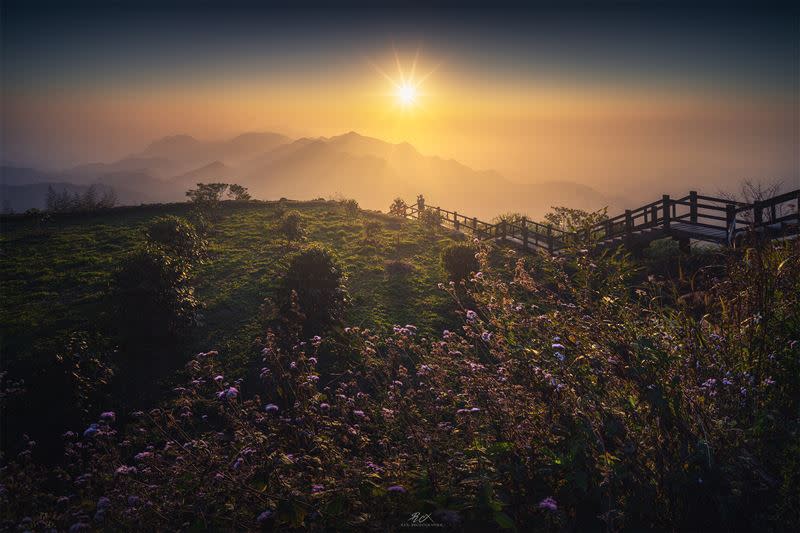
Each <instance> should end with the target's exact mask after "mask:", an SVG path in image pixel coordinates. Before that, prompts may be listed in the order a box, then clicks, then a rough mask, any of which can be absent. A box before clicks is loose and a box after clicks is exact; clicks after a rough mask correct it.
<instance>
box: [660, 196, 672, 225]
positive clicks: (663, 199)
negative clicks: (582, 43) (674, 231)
mask: <svg viewBox="0 0 800 533" xmlns="http://www.w3.org/2000/svg"><path fill="white" fill-rule="evenodd" d="M661 203H662V204H663V208H664V229H665V230H669V223H670V212H669V203H670V202H669V194H665V195H663V196H662V197H661Z"/></svg>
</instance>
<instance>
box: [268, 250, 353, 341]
mask: <svg viewBox="0 0 800 533" xmlns="http://www.w3.org/2000/svg"><path fill="white" fill-rule="evenodd" d="M282 288H283V295H282V296H283V302H284V303H283V306H282V309H283V310H284V311H288V310H289V309H290V306H291V302H290V301H289V299H290V297H291V294H292V293H295V294H296V295H297V302H296V303H297V306H298V307H299V311H300V312H301V313H302V314H303V316H304V320H303V322H304V323H303V328H304V330H305V331H307V332H309V334H310V333H312V332H314V333H316V332H319V331H320V330H321V329H322V328H324V327H325V326H327V325H329V324H331V323H333V322H335V321H337V320H339V319H340V318H341V316H342V311H343V310H344V307H345V304H346V302H347V291H346V290H345V287H344V274H343V272H342V268H341V267H340V266H339V263H338V262H337V261H336V260H335V259H334V258H333V256H332V255H331V253H330V252H328V251H327V250H326V249H324V248H320V247H317V246H312V247H309V248H307V249H305V250H303V251H302V252H299V253H297V254H296V255H295V256H294V257H292V258H291V259H290V261H289V268H288V269H287V270H286V275H285V276H284V278H283V283H282Z"/></svg>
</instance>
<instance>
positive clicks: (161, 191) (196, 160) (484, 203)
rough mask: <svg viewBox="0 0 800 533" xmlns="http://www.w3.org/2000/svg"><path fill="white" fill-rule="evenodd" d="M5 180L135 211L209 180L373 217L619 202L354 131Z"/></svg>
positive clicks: (195, 145)
mask: <svg viewBox="0 0 800 533" xmlns="http://www.w3.org/2000/svg"><path fill="white" fill-rule="evenodd" d="M3 168H4V169H5V168H6V167H3ZM9 172H10V173H11V174H12V175H13V179H14V180H15V183H17V182H19V183H25V182H26V177H32V176H36V177H37V179H36V181H37V182H47V181H58V182H69V183H73V184H82V185H85V184H88V183H101V184H104V185H108V186H113V187H115V189H116V188H119V189H120V190H122V191H126V192H125V194H119V196H120V202H122V203H134V202H135V203H138V201H141V198H142V197H147V198H149V199H152V200H151V201H180V200H182V199H184V198H185V196H184V192H185V191H186V190H187V189H189V188H192V187H194V185H195V184H196V183H198V182H211V181H226V182H236V183H240V184H242V185H244V186H246V187H248V188H249V189H250V192H251V194H252V195H253V197H255V198H261V199H275V198H280V197H287V198H294V199H298V200H304V199H312V198H319V197H331V196H344V197H352V198H355V199H356V200H358V202H359V203H360V204H361V205H362V206H363V207H367V208H370V209H381V210H386V209H387V207H388V205H389V204H390V203H391V201H392V199H393V198H395V197H396V196H401V197H403V198H406V199H408V200H412V199H413V198H415V197H416V195H417V194H420V193H421V194H424V195H425V196H426V198H427V199H428V202H429V204H431V205H442V206H443V207H448V208H450V209H458V210H459V211H463V212H464V213H465V214H468V215H473V216H479V217H484V218H491V217H492V216H494V215H496V214H499V213H502V212H507V211H512V210H513V211H521V212H525V213H527V214H529V215H530V216H532V217H537V218H538V217H541V216H542V215H543V214H544V213H545V212H547V211H548V210H549V209H550V207H551V206H554V205H569V206H570V207H576V208H582V209H598V208H602V207H604V206H611V207H612V208H617V207H619V203H620V202H619V201H614V200H613V199H610V198H607V197H605V196H604V195H602V194H601V193H599V192H598V191H596V190H594V189H592V188H591V187H587V186H584V185H579V184H577V183H573V182H565V181H560V182H555V181H544V182H540V183H528V184H522V183H516V182H511V181H509V180H507V179H506V178H504V177H503V176H502V175H500V174H499V173H497V172H494V171H491V170H474V169H472V168H470V167H468V166H466V165H463V164H461V163H459V162H458V161H455V160H445V159H442V158H440V157H436V156H426V155H422V154H420V153H419V152H418V151H417V150H416V148H414V147H413V146H412V145H410V144H408V143H399V144H394V143H389V142H386V141H383V140H381V139H376V138H373V137H367V136H364V135H360V134H358V133H356V132H353V131H351V132H348V133H345V134H343V135H338V136H334V137H319V138H301V139H297V140H292V139H290V138H288V137H286V136H284V135H281V134H279V133H271V132H263V133H245V134H242V135H239V136H237V137H234V138H233V139H229V140H224V141H201V140H198V139H195V138H194V137H191V136H189V135H172V136H168V137H164V138H162V139H158V140H155V141H153V142H152V143H150V144H149V145H148V146H147V147H146V148H145V149H144V150H143V151H142V152H140V153H137V154H133V155H131V156H129V157H126V158H123V159H121V160H119V161H116V162H113V163H93V164H87V165H81V166H79V167H74V168H72V169H68V170H66V171H64V172H61V173H56V174H53V175H50V176H49V177H48V176H46V175H44V174H42V173H37V172H36V171H35V170H33V169H25V170H24V171H20V170H19V169H12V170H10V171H9ZM3 174H5V171H4V172H3ZM28 183H29V182H28ZM118 192H119V191H118ZM134 197H135V199H134ZM14 209H16V210H21V209H24V206H14Z"/></svg>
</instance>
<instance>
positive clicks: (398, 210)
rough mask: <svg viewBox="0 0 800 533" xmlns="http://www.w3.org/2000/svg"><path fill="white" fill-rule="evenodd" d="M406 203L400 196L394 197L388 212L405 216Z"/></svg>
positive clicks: (396, 215) (397, 215)
mask: <svg viewBox="0 0 800 533" xmlns="http://www.w3.org/2000/svg"><path fill="white" fill-rule="evenodd" d="M407 208H408V205H407V204H406V201H405V200H403V199H402V198H395V199H394V201H393V202H392V205H390V206H389V214H390V215H392V216H395V217H404V216H406V209H407Z"/></svg>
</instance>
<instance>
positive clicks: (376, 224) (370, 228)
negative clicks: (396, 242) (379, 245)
mask: <svg viewBox="0 0 800 533" xmlns="http://www.w3.org/2000/svg"><path fill="white" fill-rule="evenodd" d="M363 227H364V241H366V242H369V243H375V242H377V241H378V236H379V235H380V232H381V230H382V229H383V224H381V223H380V221H378V220H374V219H367V220H364V223H363Z"/></svg>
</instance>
